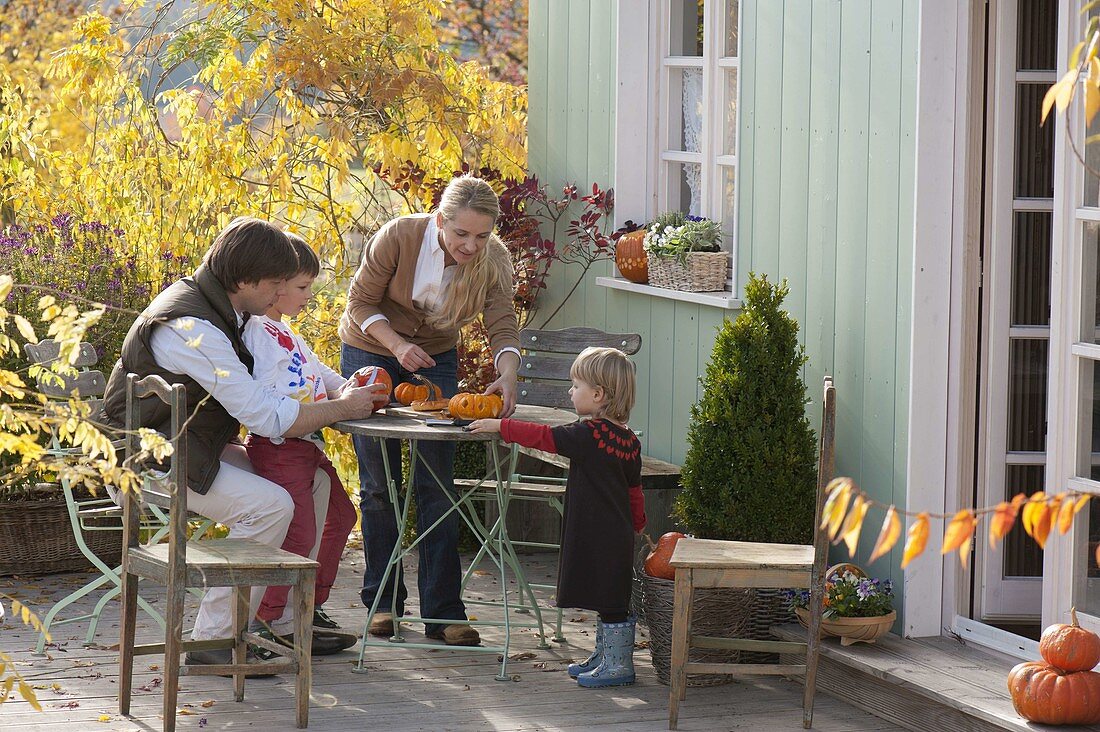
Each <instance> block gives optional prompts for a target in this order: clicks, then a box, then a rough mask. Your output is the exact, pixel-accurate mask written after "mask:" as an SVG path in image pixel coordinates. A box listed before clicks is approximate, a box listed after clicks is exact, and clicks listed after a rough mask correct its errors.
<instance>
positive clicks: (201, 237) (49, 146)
mask: <svg viewBox="0 0 1100 732" xmlns="http://www.w3.org/2000/svg"><path fill="white" fill-rule="evenodd" d="M47 5H48V4H47V3H45V2H44V1H38V0H7V2H6V4H3V5H0V29H2V30H0V59H3V58H10V57H11V56H12V55H14V54H16V53H17V49H16V46H17V45H18V43H19V41H20V39H19V36H18V34H17V33H16V31H17V30H18V29H20V28H23V29H26V26H25V24H24V25H23V26H21V25H20V23H21V22H22V21H21V20H20V19H22V18H29V17H33V16H34V15H35V13H37V12H38V11H39V10H41V9H43V8H45V7H46V6H47ZM443 9H444V2H443V1H442V0H327V1H326V2H324V3H302V2H299V0H259V1H257V2H250V3H240V2H237V0H208V2H205V3H187V4H182V3H177V2H162V3H157V4H153V3H148V4H145V3H134V4H128V5H124V6H120V8H119V9H118V10H117V11H115V12H114V13H113V14H112V15H110V16H106V15H103V14H100V13H98V12H92V13H89V14H87V15H83V16H81V17H79V18H78V19H76V21H75V23H73V24H71V25H69V26H68V27H67V30H66V25H65V23H64V22H63V21H64V18H62V16H61V15H60V14H58V16H57V17H58V22H57V23H56V24H54V25H51V26H50V27H51V28H55V29H56V30H53V31H50V32H49V33H46V32H45V29H43V30H42V33H41V34H40V36H39V37H40V41H39V47H40V48H41V52H40V53H36V54H35V58H34V61H33V63H30V64H29V67H28V68H25V69H24V68H22V67H20V69H19V70H18V73H15V68H14V66H11V65H10V64H9V63H7V62H5V63H4V65H3V66H2V67H0V108H2V109H3V110H4V114H3V115H0V146H3V148H4V149H5V152H6V154H5V155H3V156H0V224H4V225H6V224H10V223H13V222H18V223H20V224H22V225H24V226H28V225H33V224H36V223H40V222H43V221H46V220H48V219H50V218H52V217H53V216H55V215H57V214H58V213H70V214H73V215H74V216H76V217H77V218H78V219H83V220H99V221H105V222H108V223H110V224H111V225H112V226H117V227H118V228H120V229H121V230H123V231H124V232H125V241H126V242H127V243H128V246H130V247H132V248H133V249H134V250H135V251H137V252H140V253H141V254H142V255H143V258H144V259H147V260H149V259H153V260H155V259H156V257H157V256H159V255H161V254H165V253H168V254H174V255H185V256H187V257H188V258H189V259H190V260H192V261H196V260H197V259H198V258H199V257H200V256H201V253H202V252H203V251H204V250H205V249H206V248H207V247H208V246H209V244H210V242H212V241H213V239H214V236H215V235H216V233H217V232H218V231H219V230H220V229H221V228H222V227H224V226H225V224H227V223H228V222H229V221H230V220H231V219H232V218H234V217H235V216H238V215H255V216H261V217H264V218H267V219H271V220H274V221H278V222H280V223H283V224H284V225H286V226H287V227H288V228H290V229H292V230H295V231H297V232H299V233H302V234H303V235H304V236H305V237H306V238H307V240H308V241H309V242H310V244H311V245H312V246H314V248H315V249H316V250H317V251H318V252H319V254H320V255H321V258H322V261H323V263H324V269H325V277H326V283H327V286H326V287H324V288H323V289H322V291H321V292H319V296H318V298H317V300H316V303H315V305H314V307H313V308H312V309H311V311H310V312H309V313H307V314H306V315H304V316H303V318H302V319H301V321H300V322H299V323H297V325H298V327H299V328H300V329H301V330H302V331H303V334H304V335H305V337H306V338H307V339H308V340H309V341H310V342H311V343H314V344H316V345H317V351H318V355H319V356H320V357H321V358H322V359H324V360H326V361H327V362H329V363H335V362H336V360H337V354H338V349H339V339H338V337H337V336H336V324H337V322H338V319H339V314H340V312H341V311H342V309H343V306H344V289H343V288H344V283H343V281H342V277H343V276H344V275H346V274H347V272H348V270H349V268H350V267H352V266H354V264H355V261H354V259H355V257H356V255H357V249H356V248H355V246H349V243H351V244H354V243H355V242H361V241H363V240H364V239H365V238H366V237H368V236H369V235H370V234H371V233H373V231H374V230H375V229H377V227H378V226H379V225H380V224H381V223H382V222H384V221H386V220H388V219H390V218H392V217H393V216H395V215H399V214H403V213H408V212H410V211H414V210H425V209H427V208H428V207H430V205H431V191H429V190H419V189H418V187H417V186H416V184H415V181H413V182H412V184H411V185H410V186H408V187H407V188H406V189H405V190H401V191H395V190H394V189H393V188H392V187H391V186H389V185H387V183H386V182H385V181H386V180H392V179H394V178H397V177H399V173H398V171H406V170H410V169H413V170H416V171H418V172H419V177H421V178H422V179H428V180H438V179H446V178H449V177H450V175H451V174H452V172H453V171H456V170H460V169H462V168H463V167H464V166H466V167H469V168H472V169H475V170H478V169H482V168H488V169H491V170H493V171H495V172H496V173H498V174H499V176H500V177H501V178H511V179H520V180H522V179H523V178H524V175H525V166H526V117H527V109H526V107H527V98H526V93H525V90H524V89H523V88H517V87H515V86H513V85H511V84H508V83H503V82H499V81H495V80H493V79H492V78H491V77H490V76H489V74H488V73H487V71H486V69H485V68H483V67H482V66H480V65H479V64H477V63H474V62H467V63H461V62H459V61H457V60H456V59H455V58H454V57H453V55H452V54H451V53H450V52H449V51H448V50H447V49H445V48H444V47H443V46H441V44H440V40H439V39H438V38H437V34H436V25H437V23H438V22H439V20H440V17H441V14H442V11H443ZM9 29H11V30H10V31H9ZM9 66H11V68H10V69H9ZM32 70H33V73H32ZM29 89H32V90H33V91H32V92H28V90H29ZM59 116H60V118H62V119H66V120H69V122H67V123H66V125H64V126H62V125H61V124H60V123H59V122H58V117H59ZM334 442H335V445H336V449H337V452H338V455H337V458H338V460H337V462H338V463H339V464H342V466H343V468H344V469H345V470H350V469H351V467H352V466H353V465H354V460H353V459H352V458H351V454H352V453H351V451H350V448H349V447H348V445H347V439H346V438H337V439H336V440H335V441H334Z"/></svg>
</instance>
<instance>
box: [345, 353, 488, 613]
mask: <svg viewBox="0 0 1100 732" xmlns="http://www.w3.org/2000/svg"><path fill="white" fill-rule="evenodd" d="M432 358H434V359H435V366H433V367H432V368H430V369H421V370H420V371H419V372H417V373H419V374H420V375H421V376H424V377H426V378H428V379H431V380H432V382H433V383H435V384H436V385H437V386H438V387H439V388H440V389H442V390H443V394H444V395H445V396H448V397H449V396H453V395H454V394H455V392H456V391H457V390H458V354H457V352H456V351H455V350H454V349H451V350H450V351H447V352H446V353H439V354H432ZM364 366H381V367H382V368H384V369H385V370H386V371H387V372H388V373H389V375H390V378H392V379H393V383H394V385H397V384H399V383H401V382H402V381H407V380H409V378H410V376H411V374H410V372H408V371H406V370H405V369H404V368H402V366H401V364H400V363H398V361H397V359H396V358H394V357H393V356H379V355H377V354H374V353H370V352H369V351H363V350H361V349H358V348H355V347H354V346H349V345H348V344H346V343H345V344H343V346H342V347H341V349H340V371H341V373H342V374H343V375H344V376H345V377H347V376H351V374H352V373H354V372H355V371H356V370H358V369H360V368H362V367H364ZM352 443H353V444H354V445H355V455H356V457H357V458H358V460H359V507H360V510H361V511H362V514H363V519H362V528H363V552H364V554H365V555H366V569H365V570H364V571H363V591H362V593H361V597H362V598H363V605H364V606H366V607H367V608H368V609H369V608H370V606H371V605H372V604H373V603H374V600H375V597H376V596H378V595H379V594H381V597H380V599H379V601H378V610H379V611H381V612H388V611H389V608H390V607H391V606H392V605H393V600H394V593H395V592H396V596H397V612H398V614H399V615H402V614H404V612H405V600H406V599H407V598H408V596H409V593H408V590H407V589H405V579H404V573H403V572H402V568H401V567H400V566H398V567H397V568H396V569H395V571H394V572H391V574H390V577H389V581H388V582H387V583H386V586H385V587H382V576H383V575H384V574H385V572H386V566H387V564H388V563H389V559H390V556H391V555H392V554H393V548H394V546H396V545H397V542H398V541H399V540H400V537H399V536H398V535H397V518H396V517H395V515H394V510H393V505H392V504H391V503H390V495H389V491H388V490H387V488H386V471H385V466H384V465H383V463H382V450H383V449H385V450H386V455H387V458H388V460H389V464H390V473H391V477H392V478H393V480H394V481H395V482H396V484H397V485H398V486H401V485H402V481H403V476H402V470H401V444H400V442H399V441H398V440H385V439H379V438H377V437H366V436H364V435H352ZM417 454H418V457H417V464H416V470H415V471H414V473H413V489H414V490H415V491H416V531H417V535H423V534H424V530H425V529H427V528H428V527H429V526H431V525H432V524H434V523H435V522H436V521H438V520H439V517H440V516H442V515H443V514H444V513H445V512H446V511H447V510H448V509H449V508H451V506H452V505H454V504H453V503H452V502H451V499H450V498H448V497H447V496H446V495H445V494H444V493H443V491H442V490H441V489H440V487H439V485H438V484H437V483H436V481H435V480H434V479H433V478H432V476H431V473H429V472H428V471H427V470H426V469H425V467H424V465H425V464H427V465H429V466H431V469H432V470H433V471H434V472H435V474H436V475H437V476H438V477H439V479H440V480H441V481H443V483H444V485H445V486H446V489H447V490H448V491H450V493H451V495H452V496H453V495H454V456H455V444H454V443H453V442H444V441H440V440H421V441H419V442H418V443H417ZM460 520H461V519H460V518H459V516H458V514H457V513H455V512H452V513H451V514H449V515H448V516H447V518H446V519H445V520H444V521H443V523H441V524H440V525H439V526H436V527H435V528H434V529H432V531H431V533H429V534H428V535H427V537H426V538H425V539H424V540H423V541H421V542H420V544H419V547H420V564H419V567H418V569H417V587H418V588H419V589H420V614H421V616H422V617H425V618H439V619H441V620H465V619H466V606H465V605H463V604H462V598H461V594H462V566H461V564H460V562H459V558H458V528H459V524H458V522H459V521H460ZM442 629H443V626H441V625H439V624H426V625H425V631H426V632H429V633H432V632H440V631H442Z"/></svg>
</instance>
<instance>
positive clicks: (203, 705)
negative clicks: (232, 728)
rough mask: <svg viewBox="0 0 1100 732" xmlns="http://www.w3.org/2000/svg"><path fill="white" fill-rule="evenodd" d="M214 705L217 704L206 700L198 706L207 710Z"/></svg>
mask: <svg viewBox="0 0 1100 732" xmlns="http://www.w3.org/2000/svg"><path fill="white" fill-rule="evenodd" d="M215 704H217V702H216V701H214V700H213V699H207V700H206V701H204V702H203V703H202V704H199V706H200V707H206V708H207V709H209V708H210V707H212V706H214V705H215Z"/></svg>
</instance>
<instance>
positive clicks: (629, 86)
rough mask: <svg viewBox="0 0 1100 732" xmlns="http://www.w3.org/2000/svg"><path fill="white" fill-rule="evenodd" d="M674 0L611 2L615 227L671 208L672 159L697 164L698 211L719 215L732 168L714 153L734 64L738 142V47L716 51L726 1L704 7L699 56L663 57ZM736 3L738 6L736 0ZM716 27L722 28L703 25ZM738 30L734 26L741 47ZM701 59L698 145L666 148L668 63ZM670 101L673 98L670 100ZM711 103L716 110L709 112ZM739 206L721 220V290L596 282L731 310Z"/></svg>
mask: <svg viewBox="0 0 1100 732" xmlns="http://www.w3.org/2000/svg"><path fill="white" fill-rule="evenodd" d="M672 1H673V0H620V1H619V4H618V8H617V11H618V12H617V19H618V20H617V23H618V25H617V36H616V37H617V39H618V41H619V44H618V49H617V74H616V80H617V89H616V102H615V120H616V122H615V126H616V130H615V133H616V134H615V198H616V208H615V220H616V225H617V226H621V225H622V224H623V223H625V222H626V221H627V220H633V221H635V222H644V221H650V220H652V219H653V218H654V217H655V216H656V215H657V214H658V213H660V212H663V211H666V210H669V209H670V208H672V205H671V204H669V203H668V195H667V192H668V190H669V171H670V170H671V169H673V166H672V165H670V164H669V163H672V162H692V163H695V162H697V163H699V164H700V165H701V169H702V180H701V194H700V200H701V211H700V213H701V214H702V215H704V216H708V217H710V218H713V219H716V220H722V184H723V182H722V172H723V171H724V169H725V168H727V167H733V168H734V169H735V171H736V170H737V162H738V156H737V155H736V154H734V155H721V156H717V155H713V154H712V150H714V149H715V148H716V147H717V146H718V145H720V144H721V142H722V141H723V140H724V137H725V132H726V127H725V124H724V120H725V112H724V110H725V108H726V103H727V101H728V100H727V99H726V92H725V83H724V82H725V73H726V72H725V70H726V69H729V68H737V69H738V75H737V94H738V105H737V119H736V120H735V125H736V126H737V127H738V129H737V130H736V140H737V146H738V147H740V144H741V134H740V129H739V128H740V116H741V104H740V96H741V74H740V48H738V56H736V57H721V56H720V55H719V54H720V53H721V52H722V51H723V49H724V40H725V36H726V33H725V31H726V25H725V22H724V18H723V14H724V12H725V9H726V2H725V0H710V2H707V3H706V4H705V6H704V19H703V27H704V29H708V30H705V31H704V36H703V56H702V58H701V59H700V58H699V57H684V56H669V55H667V54H666V51H668V49H669V37H670V33H669V28H670V17H671V14H670V10H671V6H672ZM743 3H744V0H742V2H741V3H739V4H738V12H739V13H740V12H741V5H743ZM714 28H717V30H718V31H720V32H709V29H714ZM740 38H741V33H740V32H738V45H739V46H740ZM690 66H699V67H701V68H702V69H703V121H704V124H703V129H702V134H701V140H700V151H699V152H683V151H676V150H668V149H666V147H665V143H666V142H667V141H668V136H669V135H668V131H669V129H670V128H671V125H672V121H673V115H679V114H680V113H681V109H682V102H681V100H680V99H679V98H677V99H676V100H671V99H670V98H669V89H668V86H669V83H668V79H669V69H673V68H684V67H690ZM673 102H674V103H673ZM714 110H717V111H719V112H721V114H712V111H714ZM734 185H735V191H736V193H735V197H736V198H738V199H739V198H740V190H741V186H740V181H739V180H738V178H737V176H736V173H735V177H734ZM737 210H738V203H737V202H736V200H735V202H734V204H733V206H732V215H733V220H732V221H731V222H728V223H727V222H726V221H723V222H722V223H723V229H724V230H726V231H728V232H730V233H729V235H728V236H725V237H723V239H724V245H725V248H726V249H727V251H729V252H730V276H729V277H728V279H727V282H726V290H725V292H719V293H694V292H681V291H678V290H667V289H663V288H658V287H651V286H648V285H638V284H635V283H632V282H629V281H627V280H625V279H622V278H621V277H619V276H618V275H617V273H616V276H615V277H598V278H596V283H597V284H599V285H603V286H605V287H610V288H612V289H617V290H627V291H631V292H637V293H642V294H646V295H652V296H655V297H664V298H668V299H673V300H680V301H686V302H694V303H697V304H702V305H710V306H713V307H719V308H725V309H737V308H739V307H740V306H741V303H740V301H739V300H738V299H737V298H736V297H735V296H734V293H733V291H734V286H735V283H736V278H735V276H734V272H735V267H736V262H737Z"/></svg>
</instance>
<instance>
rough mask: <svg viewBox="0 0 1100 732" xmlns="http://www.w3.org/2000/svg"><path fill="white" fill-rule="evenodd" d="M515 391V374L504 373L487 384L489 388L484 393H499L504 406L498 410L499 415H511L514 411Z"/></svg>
mask: <svg viewBox="0 0 1100 732" xmlns="http://www.w3.org/2000/svg"><path fill="white" fill-rule="evenodd" d="M517 391H518V389H517V387H516V375H515V374H514V373H512V374H509V373H505V374H503V375H502V376H501V377H500V378H499V379H497V380H496V381H494V382H493V383H492V384H489V388H488V389H486V390H485V393H486V394H500V398H501V399H503V400H504V408H503V409H501V410H500V416H501V417H511V416H512V413H513V412H515V411H516V392H517Z"/></svg>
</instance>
